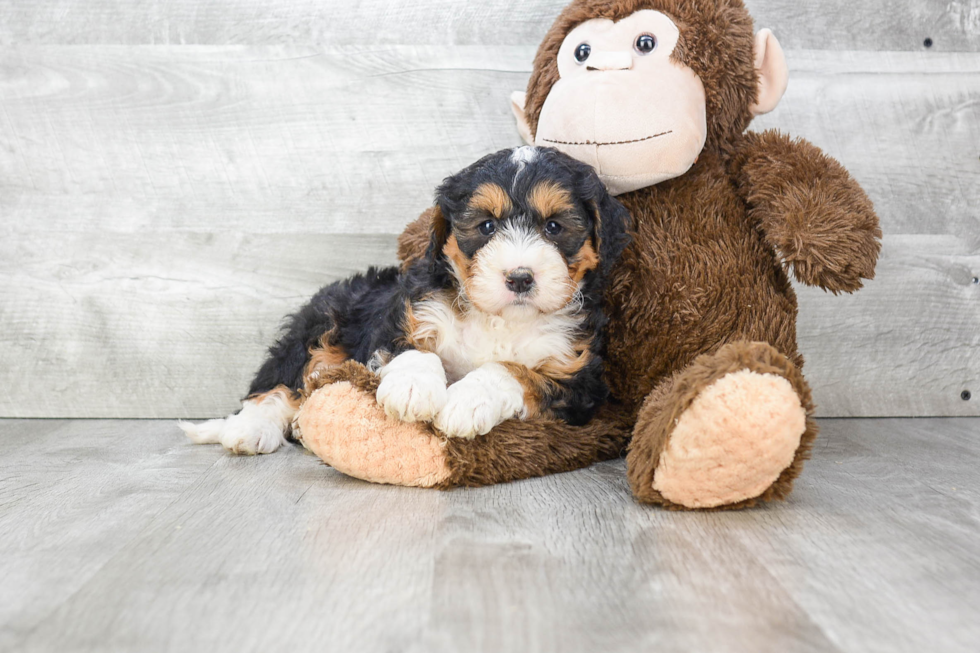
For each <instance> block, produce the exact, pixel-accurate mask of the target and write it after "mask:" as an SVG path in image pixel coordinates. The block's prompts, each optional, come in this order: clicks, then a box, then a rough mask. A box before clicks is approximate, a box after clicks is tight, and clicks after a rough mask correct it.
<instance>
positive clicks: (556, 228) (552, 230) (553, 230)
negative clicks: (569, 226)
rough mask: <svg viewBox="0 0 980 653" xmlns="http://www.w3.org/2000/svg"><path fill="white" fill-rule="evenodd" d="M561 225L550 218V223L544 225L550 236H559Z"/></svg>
mask: <svg viewBox="0 0 980 653" xmlns="http://www.w3.org/2000/svg"><path fill="white" fill-rule="evenodd" d="M561 229H562V227H561V225H560V224H558V223H557V222H555V221H554V220H548V223H547V224H546V225H545V226H544V230H545V233H547V234H548V235H549V236H557V235H558V234H560V233H561Z"/></svg>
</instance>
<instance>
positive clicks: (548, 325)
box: [416, 302, 580, 379]
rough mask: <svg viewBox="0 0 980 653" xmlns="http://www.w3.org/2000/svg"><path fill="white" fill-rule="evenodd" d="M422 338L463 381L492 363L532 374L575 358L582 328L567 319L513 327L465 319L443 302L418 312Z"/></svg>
mask: <svg viewBox="0 0 980 653" xmlns="http://www.w3.org/2000/svg"><path fill="white" fill-rule="evenodd" d="M416 316H417V317H418V318H419V329H418V330H417V332H416V333H417V334H418V335H421V336H423V337H424V338H425V339H426V340H427V341H428V342H429V343H430V346H431V347H432V351H434V352H435V353H436V354H437V355H438V356H439V357H440V358H441V359H442V361H443V365H444V366H445V369H446V373H447V375H448V376H449V377H450V378H451V379H460V378H462V377H463V376H465V375H466V374H467V373H469V372H471V371H473V370H475V369H476V368H478V367H480V366H481V365H484V364H486V363H503V362H510V363H519V364H521V365H524V366H526V367H529V368H531V369H534V368H536V367H538V366H540V365H541V364H542V363H544V362H545V361H548V360H567V359H572V358H574V357H575V351H574V334H575V332H576V330H577V327H578V325H579V323H580V320H579V319H578V318H575V317H570V316H567V315H561V314H550V315H540V316H538V317H535V318H533V319H528V320H520V321H508V320H504V319H503V318H501V317H497V316H493V315H486V314H483V313H472V314H469V315H465V316H461V315H459V314H458V313H456V312H454V311H452V309H451V308H449V307H446V306H445V304H442V303H441V302H422V303H421V304H420V305H419V306H418V307H417V308H416Z"/></svg>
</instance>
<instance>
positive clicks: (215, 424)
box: [177, 419, 225, 444]
mask: <svg viewBox="0 0 980 653" xmlns="http://www.w3.org/2000/svg"><path fill="white" fill-rule="evenodd" d="M177 426H178V427H180V430H181V431H183V432H184V435H186V436H187V437H188V438H190V441H191V442H193V443H194V444H219V443H220V442H221V433H222V432H223V431H224V428H225V420H224V419H210V420H208V421H206V422H202V423H200V424H193V423H191V422H184V421H178V422H177Z"/></svg>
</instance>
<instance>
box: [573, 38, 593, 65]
mask: <svg viewBox="0 0 980 653" xmlns="http://www.w3.org/2000/svg"><path fill="white" fill-rule="evenodd" d="M590 54H592V46H591V45H589V44H588V43H582V44H580V45H579V46H578V47H577V48H575V61H577V62H579V63H585V60H586V59H588V58H589V55H590Z"/></svg>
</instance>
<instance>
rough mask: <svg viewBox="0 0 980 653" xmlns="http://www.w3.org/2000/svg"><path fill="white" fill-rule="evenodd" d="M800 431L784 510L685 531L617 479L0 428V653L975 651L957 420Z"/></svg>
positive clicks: (157, 435)
mask: <svg viewBox="0 0 980 653" xmlns="http://www.w3.org/2000/svg"><path fill="white" fill-rule="evenodd" d="M822 427H823V435H822V437H821V439H820V440H819V443H818V446H817V448H816V451H815V453H814V456H813V460H812V461H811V462H810V463H809V465H808V468H807V470H806V472H805V474H804V475H803V477H802V479H801V481H800V482H799V485H798V489H797V491H796V493H795V494H794V495H793V497H792V499H791V500H790V501H788V502H786V503H783V504H779V505H773V506H769V507H766V508H762V509H757V510H751V511H745V512H737V513H706V514H692V513H673V512H664V511H661V510H657V509H653V508H649V507H644V506H639V505H637V504H635V503H634V502H633V500H632V499H631V498H630V495H629V493H628V491H627V486H626V482H625V480H624V476H623V471H624V465H623V462H622V461H614V462H610V463H605V464H601V465H596V466H594V467H593V468H591V469H587V470H582V471H579V472H574V473H570V474H563V475H559V476H552V477H548V478H543V479H536V480H532V481H526V482H522V483H514V484H510V485H503V486H498V487H491V488H485V489H478V490H461V491H453V492H448V493H441V492H435V491H429V490H414V489H404V488H394V487H383V486H374V485H369V484H367V483H362V482H359V481H356V480H353V479H350V478H347V477H344V476H342V475H340V474H339V473H337V472H336V471H334V470H332V469H330V468H328V467H326V466H324V465H322V464H320V463H319V462H318V461H317V460H316V459H315V458H313V457H312V456H310V455H308V454H305V453H304V452H303V451H302V450H300V449H297V448H295V447H290V448H288V449H287V450H286V451H285V452H282V453H279V454H276V455H272V456H267V457H260V458H236V457H232V456H228V455H225V454H224V453H223V452H222V451H221V450H220V449H218V448H213V447H195V446H191V445H189V444H187V443H186V442H184V441H183V440H182V439H181V437H180V436H179V435H178V431H177V429H176V427H175V426H174V424H173V423H172V422H162V421H24V420H0V650H2V651H79V650H92V651H162V650H167V651H181V652H184V651H195V650H199V651H209V652H210V651H214V652H220V651H236V652H237V651H275V650H289V651H306V650H311V651H312V650H320V651H324V650H326V651H447V652H448V651H556V652H563V653H564V652H569V651H603V652H605V651H633V650H658V651H679V652H680V651H683V652H703V651H751V652H753V653H758V652H761V651H770V650H771V651H888V652H894V651H917V652H921V651H975V650H977V649H976V648H975V647H976V644H977V641H980V621H978V620H977V615H976V611H975V610H976V606H977V605H978V604H980V544H978V542H980V483H978V471H977V469H978V466H980V419H975V418H964V419H920V420H897V419H885V420H824V421H823V422H822Z"/></svg>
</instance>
